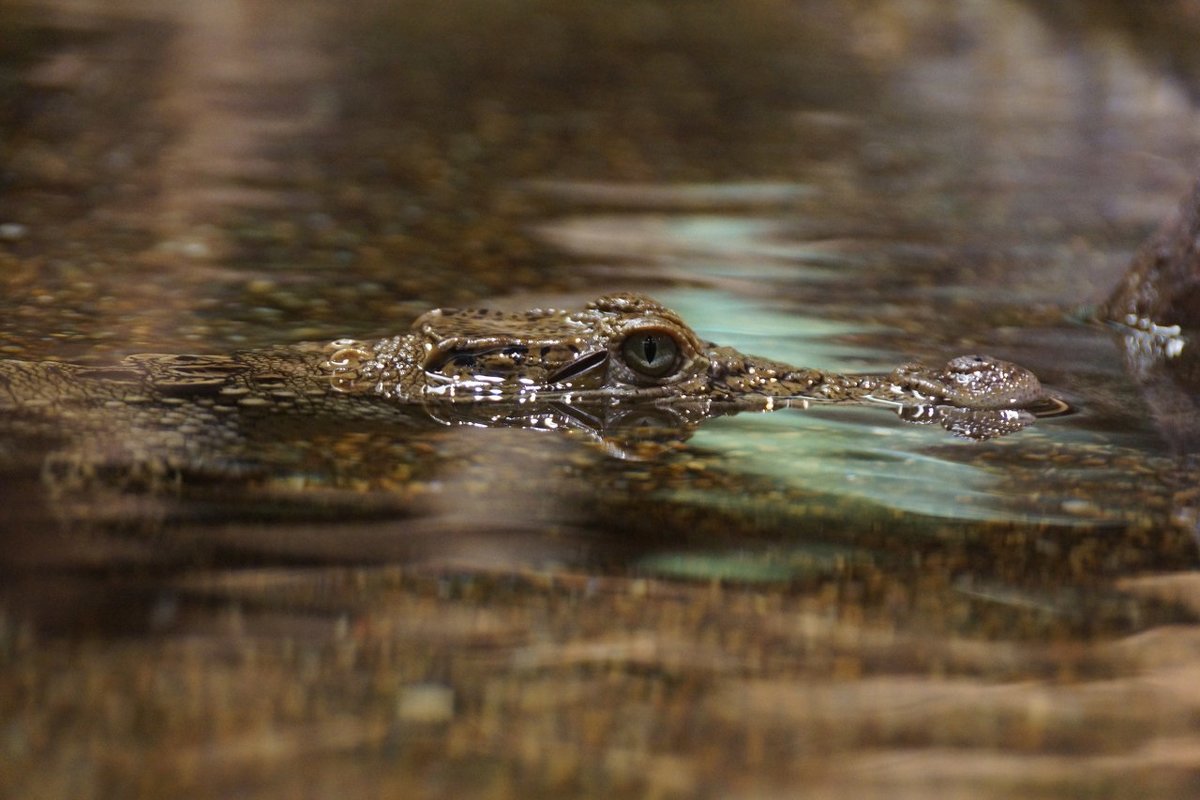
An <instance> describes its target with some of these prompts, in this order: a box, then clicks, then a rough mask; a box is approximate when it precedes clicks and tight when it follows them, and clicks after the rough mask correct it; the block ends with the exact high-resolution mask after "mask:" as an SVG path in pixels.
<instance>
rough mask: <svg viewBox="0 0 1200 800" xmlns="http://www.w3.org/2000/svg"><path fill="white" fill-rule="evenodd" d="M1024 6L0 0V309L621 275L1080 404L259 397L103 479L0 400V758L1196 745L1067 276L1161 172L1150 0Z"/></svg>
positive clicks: (180, 779)
mask: <svg viewBox="0 0 1200 800" xmlns="http://www.w3.org/2000/svg"><path fill="white" fill-rule="evenodd" d="M1037 7H1038V4H1024V3H1015V2H1012V3H1010V2H1000V1H999V0H997V1H996V2H985V3H974V4H964V5H961V6H957V7H955V8H954V9H953V10H950V11H948V10H947V6H946V5H945V4H942V3H934V2H930V3H922V2H912V3H905V4H895V3H870V2H866V3H861V2H860V3H850V2H846V3H831V2H811V3H807V2H797V3H780V2H772V1H771V0H754V1H753V2H739V3H736V4H735V3H723V2H721V3H709V4H694V3H672V2H632V1H631V2H620V3H617V4H612V3H607V4H602V5H601V4H596V5H595V6H594V7H592V6H587V5H578V4H563V3H556V2H551V1H550V0H528V1H527V2H515V1H514V2H495V0H492V2H459V3H454V4H445V3H436V2H424V1H423V0H422V1H413V2H402V3H384V2H369V1H368V0H362V1H361V2H355V3H342V4H331V3H319V2H301V3H276V2H270V1H269V0H259V1H258V2H237V1H236V0H216V1H215V2H205V3H175V2H162V0H159V2H155V3H141V2H136V1H135V0H128V1H127V2H120V3H105V4H93V3H86V2H37V3H23V4H11V3H4V2H2V0H0V282H2V286H3V291H2V292H0V355H2V356H3V357H7V358H21V359H31V360H32V359H60V360H70V361H75V362H80V363H97V364H104V363H111V362H113V361H114V360H116V359H118V358H120V357H121V356H124V355H128V354H131V353H140V352H218V353H219V352H227V351H231V350H236V349H245V348H253V347H262V346H267V345H272V344H282V343H290V342H297V341H305V340H326V339H332V338H335V337H341V336H363V337H371V336H379V335H382V334H385V333H392V332H396V331H397V330H400V329H402V328H403V327H405V326H406V325H407V324H408V323H409V322H410V321H411V320H412V319H413V318H414V317H415V316H416V315H417V314H418V313H420V312H422V311H424V310H425V309H428V308H431V307H435V306H441V305H462V304H464V303H477V302H482V301H487V302H488V303H489V304H491V305H497V306H500V307H505V308H525V307H528V306H533V305H544V304H568V303H575V302H578V301H579V300H581V299H585V298H589V297H591V296H594V295H595V294H597V293H599V292H601V291H606V290H610V289H636V290H640V291H646V292H650V293H652V294H654V295H655V296H657V297H659V298H660V299H662V300H664V301H665V302H667V304H668V305H671V306H672V307H674V308H676V309H677V310H679V311H680V312H681V313H682V314H683V316H684V317H685V318H686V319H687V320H688V321H689V322H690V323H691V324H693V325H694V326H695V328H696V329H697V331H698V332H699V333H700V334H701V335H703V336H705V337H707V338H710V339H712V340H715V341H719V342H721V343H723V344H729V345H732V346H735V347H737V348H739V349H741V350H743V351H745V352H751V353H758V354H761V355H764V356H770V357H775V358H780V359H783V360H787V361H790V362H792V363H797V364H810V365H812V366H818V367H822V368H826V369H831V370H848V371H853V370H875V369H887V368H890V367H891V366H894V365H896V364H898V363H901V362H903V361H905V360H909V359H915V358H920V359H927V360H930V361H940V360H944V359H945V358H947V357H949V356H953V355H956V354H959V353H965V352H976V351H983V352H990V353H993V354H995V355H997V356H1000V357H1003V358H1008V359H1011V360H1014V361H1017V362H1020V363H1022V364H1026V365H1028V366H1029V367H1031V368H1033V369H1034V370H1035V371H1036V372H1037V373H1038V374H1039V376H1041V377H1042V378H1043V380H1044V381H1045V382H1046V383H1048V384H1049V385H1051V386H1052V387H1054V388H1055V389H1056V390H1057V391H1060V392H1062V393H1063V394H1064V395H1065V396H1066V397H1068V398H1069V399H1070V400H1071V401H1072V402H1073V403H1074V404H1076V405H1077V406H1078V407H1079V413H1077V414H1075V415H1073V416H1070V417H1064V418H1060V419H1049V420H1044V421H1041V422H1039V423H1038V424H1037V425H1036V426H1034V427H1033V428H1032V429H1029V430H1026V431H1022V432H1021V433H1019V434H1017V435H1014V436H1010V437H1006V438H1004V439H1000V440H994V441H991V442H986V443H982V444H980V443H968V442H963V441H957V440H954V439H952V438H951V437H949V436H947V435H946V433H945V432H944V431H942V430H940V429H937V428H936V427H923V426H912V425H905V424H903V423H901V422H900V421H898V420H896V419H895V418H893V417H892V416H891V415H887V414H880V413H879V412H878V411H875V410H871V409H846V408H832V409H819V410H818V409H811V410H809V411H807V412H804V413H801V412H798V411H795V412H777V413H774V414H768V415H741V416H737V417H730V418H724V419H718V420H712V421H710V422H709V423H707V424H705V425H704V426H703V427H702V428H701V429H700V430H699V431H698V432H697V433H696V435H695V436H693V437H692V438H691V439H689V440H688V441H687V442H681V443H674V444H673V445H672V446H670V447H668V448H666V449H665V450H664V451H663V452H662V453H660V454H659V457H657V458H655V459H652V460H649V461H636V460H622V459H616V458H613V457H612V456H611V455H610V454H609V453H606V452H605V450H604V449H603V448H601V447H597V446H595V445H592V444H589V443H585V442H580V441H576V440H574V439H570V438H566V437H558V436H553V435H545V434H541V435H539V434H536V433H533V432H530V431H522V430H499V429H491V430H489V429H474V428H447V427H441V426H436V425H416V424H413V425H411V426H408V427H404V428H403V429H396V428H394V427H392V428H385V427H382V426H377V427H373V428H362V429H348V428H347V426H346V425H345V424H344V423H343V422H341V421H339V420H337V419H328V418H321V419H303V418H301V419H298V420H291V427H288V426H286V425H284V426H281V428H280V429H279V431H278V436H277V437H276V438H274V439H272V438H271V437H264V440H266V441H267V444H266V445H264V453H263V460H264V462H265V463H268V464H270V465H274V467H275V468H274V469H272V470H268V471H267V473H266V474H256V475H255V477H254V479H253V480H244V481H239V480H237V479H236V478H234V479H231V478H230V477H229V475H223V476H217V477H214V476H213V475H212V474H205V473H204V469H203V467H204V465H199V466H198V469H197V474H198V475H201V476H203V477H204V480H195V481H193V482H189V481H187V480H185V481H184V485H183V486H182V487H180V486H172V487H165V486H161V485H154V486H141V487H140V489H139V490H137V491H131V490H130V489H129V486H128V485H127V484H125V485H122V484H120V483H111V482H110V483H106V482H105V479H104V478H103V476H101V477H100V478H98V479H95V480H93V481H91V482H84V483H83V484H80V483H79V482H74V483H73V482H71V481H65V480H63V479H62V478H63V475H64V474H69V475H71V476H75V475H77V473H70V472H64V470H63V468H62V464H63V463H64V460H63V458H62V452H61V451H58V450H55V449H54V448H53V446H51V445H48V444H46V443H45V442H42V443H41V444H40V445H39V444H38V443H36V442H35V443H34V444H33V445H31V444H30V443H29V442H28V441H25V440H18V439H16V438H14V436H13V433H12V430H13V426H12V425H6V423H5V422H3V421H0V479H2V483H0V504H2V505H0V507H2V508H3V510H2V511H0V532H2V540H0V580H2V581H3V588H0V794H6V795H7V794H12V795H13V796H44V797H56V796H70V797H107V796H147V797H158V796H165V795H170V796H179V797H209V796H212V797H216V796H222V797H223V796H228V795H230V794H238V795H240V796H248V797H267V796H312V797H321V796H328V795H330V794H333V793H337V794H344V795H355V796H379V797H392V796H402V797H458V796H464V795H472V796H485V797H487V796H494V797H577V796H606V797H609V796H614V795H625V794H633V795H645V796H650V797H697V796H699V797H768V796H780V797H790V796H795V794H796V792H797V791H799V787H803V790H804V791H805V793H806V794H809V795H812V796H818V797H860V798H861V797H888V798H894V797H922V798H923V797H928V796H931V795H933V794H936V795H937V796H939V797H964V798H967V797H969V798H981V797H1022V798H1028V797H1089V798H1091V797H1125V796H1132V795H1133V794H1138V795H1139V796H1153V795H1158V796H1179V797H1183V796H1190V795H1191V794H1193V793H1195V792H1196V791H1197V789H1200V770H1197V768H1196V764H1197V763H1200V762H1198V760H1197V752H1198V751H1200V737H1198V736H1197V733H1196V730H1195V719H1196V717H1197V714H1198V713H1200V698H1198V697H1197V695H1196V692H1195V689H1194V687H1195V686H1196V685H1198V684H1200V627H1197V626H1196V624H1195V621H1196V615H1197V614H1198V613H1200V577H1198V575H1200V573H1197V571H1196V557H1197V554H1196V544H1195V541H1194V540H1193V536H1192V534H1193V530H1192V529H1193V528H1194V527H1195V501H1194V498H1193V499H1189V498H1190V497H1191V495H1190V494H1189V489H1190V486H1191V484H1190V483H1189V480H1190V478H1189V476H1192V475H1194V474H1195V473H1194V472H1188V467H1187V459H1188V458H1189V455H1188V454H1187V453H1183V454H1180V453H1179V452H1177V451H1175V450H1172V448H1171V446H1170V443H1169V442H1168V441H1166V440H1165V439H1164V437H1163V435H1162V433H1161V432H1160V431H1159V430H1158V429H1157V428H1156V427H1155V425H1154V422H1153V419H1152V415H1151V414H1150V413H1149V409H1148V406H1147V404H1146V400H1145V399H1144V398H1142V397H1141V396H1140V395H1139V393H1138V390H1137V387H1136V385H1135V384H1134V383H1133V382H1132V381H1131V380H1130V379H1129V378H1128V377H1127V376H1126V375H1125V373H1124V368H1123V366H1122V357H1121V351H1120V346H1121V345H1120V343H1119V342H1118V340H1117V339H1116V338H1115V337H1114V336H1113V334H1112V333H1111V332H1109V331H1108V330H1106V329H1104V328H1103V327H1101V326H1097V325H1090V324H1086V323H1083V322H1081V321H1080V320H1081V319H1083V318H1084V317H1085V316H1086V315H1085V310H1086V308H1087V307H1088V306H1090V305H1091V304H1094V303H1097V302H1099V301H1100V300H1102V299H1103V298H1104V296H1105V295H1106V294H1107V292H1108V291H1109V289H1110V288H1111V287H1112V286H1113V285H1114V284H1115V282H1116V281H1117V279H1118V277H1119V276H1120V274H1121V272H1122V270H1123V269H1124V267H1125V264H1126V263H1127V262H1128V259H1129V256H1130V254H1131V252H1132V250H1133V248H1134V247H1136V245H1137V244H1138V242H1139V241H1141V240H1142V238H1143V237H1144V236H1145V235H1146V234H1147V233H1148V232H1149V231H1150V230H1151V229H1152V228H1153V226H1154V225H1155V224H1156V223H1157V222H1158V220H1159V219H1161V218H1162V217H1164V216H1165V215H1166V214H1167V213H1169V212H1170V210H1171V209H1172V208H1173V207H1174V206H1175V204H1176V202H1177V201H1178V199H1179V198H1180V197H1181V196H1182V195H1183V194H1184V192H1185V190H1186V189H1187V187H1188V186H1189V183H1190V181H1191V180H1192V178H1193V176H1194V173H1195V164H1196V163H1197V156H1200V110H1198V109H1197V106H1196V97H1197V96H1200V91H1198V90H1197V84H1196V80H1195V77H1194V76H1195V75H1196V74H1197V72H1196V68H1195V64H1194V59H1195V57H1194V56H1193V55H1190V54H1189V51H1188V48H1186V47H1183V46H1181V45H1180V44H1179V42H1178V35H1177V31H1179V30H1188V27H1187V26H1188V25H1194V24H1195V23H1194V22H1190V21H1189V20H1191V19H1194V18H1192V17H1188V16H1186V14H1185V11H1186V10H1187V8H1188V4H1187V3H1183V2H1179V3H1174V2H1173V3H1164V4H1162V7H1161V8H1160V9H1158V10H1156V11H1154V12H1153V14H1150V12H1147V17H1146V18H1145V20H1141V22H1144V23H1145V24H1134V23H1133V22H1131V21H1130V19H1127V18H1126V16H1127V14H1126V12H1124V11H1121V10H1120V7H1119V6H1118V7H1115V9H1114V8H1110V7H1109V4H1106V3H1085V2H1079V3H1068V4H1061V5H1056V11H1055V12H1054V13H1047V12H1044V11H1039V10H1036V9H1037ZM1172 13H1173V14H1175V15H1176V17H1175V18H1174V21H1173V23H1172V19H1171V18H1170V16H1169V15H1170V14H1172ZM1162 15H1168V16H1167V17H1166V18H1165V20H1166V21H1165V22H1164V20H1163V19H1162V18H1160V17H1162ZM1137 21H1138V20H1135V22H1137ZM67 439H68V440H69V439H70V435H68V436H67ZM272 442H274V444H272ZM1192 457H1193V460H1194V454H1193V456H1192ZM192 477H193V478H194V477H195V476H192ZM93 478H95V476H93Z"/></svg>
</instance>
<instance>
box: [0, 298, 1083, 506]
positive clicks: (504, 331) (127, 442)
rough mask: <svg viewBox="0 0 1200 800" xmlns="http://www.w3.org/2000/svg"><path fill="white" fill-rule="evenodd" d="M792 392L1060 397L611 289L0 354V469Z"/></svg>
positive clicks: (622, 433)
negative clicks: (180, 347) (242, 339)
mask: <svg viewBox="0 0 1200 800" xmlns="http://www.w3.org/2000/svg"><path fill="white" fill-rule="evenodd" d="M810 403H833V404H837V403H854V404H867V405H878V406H881V407H890V408H892V409H894V410H896V411H897V412H898V413H899V414H900V415H901V416H902V417H903V418H904V419H907V420H911V421H914V422H924V423H929V422H939V423H941V424H942V425H943V426H944V427H946V428H947V429H948V430H950V431H951V432H953V433H955V434H956V435H958V436H961V437H966V438H973V439H986V438H989V437H992V436H997V435H1001V434H1004V433H1009V432H1012V431H1015V430H1019V429H1021V428H1023V427H1025V426H1026V425H1028V424H1029V423H1030V422H1032V421H1033V420H1034V418H1035V415H1037V414H1041V413H1046V412H1048V411H1054V410H1058V409H1061V407H1062V405H1061V403H1060V402H1059V401H1057V400H1056V399H1054V398H1053V397H1051V396H1049V395H1048V394H1047V393H1046V392H1044V391H1043V390H1042V387H1041V385H1040V384H1039V383H1038V380H1037V379H1036V378H1035V377H1034V376H1033V375H1032V374H1031V373H1029V372H1028V371H1027V370H1025V369H1022V368H1021V367H1018V366H1016V365H1013V364H1010V363H1007V362H1003V361H999V360H996V359H992V358H989V357H987V356H964V357H960V358H956V359H953V360H951V361H950V362H949V363H948V364H946V365H945V366H944V367H940V368H929V367H923V366H919V365H914V364H908V365H905V366H902V367H899V368H897V369H895V370H893V371H892V372H890V373H885V374H869V375H838V374H833V373H829V372H823V371H821V370H817V369H812V368H806V367H794V366H791V365H788V364H784V363H780V362H777V361H772V360H768V359H764V358H758V357H754V356H748V355H744V354H742V353H739V352H737V351H736V350H733V349H731V348H728V347H721V346H717V345H714V344H711V343H708V342H704V341H702V340H701V339H699V338H698V337H697V336H696V334H695V333H694V332H693V331H692V330H691V329H690V328H689V327H688V326H687V325H685V324H684V322H683V321H682V320H681V319H680V318H679V316H678V315H677V314H675V313H674V312H672V311H671V310H669V309H667V308H665V307H664V306H662V305H660V304H659V303H657V302H655V301H654V300H652V299H650V298H648V297H645V296H643V295H638V294H613V295H607V296H604V297H600V298H598V299H596V300H594V301H592V302H591V303H588V304H587V305H586V306H584V307H583V308H582V309H578V310H573V311H556V310H532V311H528V312H523V313H516V314H509V313H498V312H492V311H486V310H446V309H442V310H435V311H431V312H429V313H427V314H425V315H423V316H421V317H420V318H418V319H417V320H416V322H414V323H413V326H412V329H411V330H410V332H408V333H406V334H402V335H400V336H395V337H391V338H386V339H382V340H379V341H376V342H360V341H351V340H339V341H335V342H332V343H329V344H326V345H321V344H302V345H295V346H284V347H275V348H267V349H262V350H252V351H245V352H240V353H234V354H231V355H135V356H130V357H128V358H126V359H124V360H123V361H121V362H120V363H119V364H117V365H114V366H111V367H96V366H82V365H75V364H68V363H61V362H24V361H14V360H8V361H0V412H2V413H3V415H4V421H3V424H2V425H0V465H2V464H3V463H5V462H7V463H9V464H10V465H11V464H12V463H14V462H19V461H20V460H21V459H22V458H27V459H28V458H29V456H27V454H28V453H39V452H40V453H41V454H42V455H41V457H43V458H44V463H43V464H42V466H41V468H42V469H43V472H44V473H47V474H49V476H50V479H51V481H52V482H54V483H57V484H60V485H70V484H72V483H77V482H79V481H82V482H84V483H87V482H89V481H93V480H94V479H95V478H96V476H97V475H100V476H104V475H106V474H119V475H120V481H121V483H122V485H125V486H128V485H129V484H130V482H131V481H132V482H134V483H139V482H146V481H151V482H157V483H158V484H161V483H162V482H163V481H164V480H166V481H171V480H176V481H178V480H180V477H179V476H180V475H189V476H192V475H197V474H200V475H206V476H210V477H211V476H222V477H229V476H238V475H247V474H255V473H256V472H258V473H261V472H262V471H264V469H268V470H273V471H276V472H278V471H279V470H286V469H289V468H290V469H295V470H297V471H301V472H302V471H303V470H305V469H310V470H311V469H314V468H313V467H312V464H313V463H314V460H320V459H322V458H325V459H327V460H328V459H329V458H332V457H333V456H330V455H329V453H330V452H332V451H335V450H336V449H337V445H336V444H330V442H335V443H336V441H337V440H338V437H339V436H346V435H350V434H351V433H353V432H358V433H362V434H363V436H365V437H366V438H368V439H371V438H378V439H390V440H395V439H397V438H402V437H403V435H404V431H405V429H406V428H407V429H412V428H417V427H424V428H428V427H430V426H440V425H464V424H465V425H475V426H487V427H520V428H539V429H556V430H562V429H567V430H570V431H576V432H582V433H583V434H584V435H586V436H589V437H592V438H595V439H598V440H601V441H603V442H604V443H606V444H607V445H608V446H609V449H610V450H611V451H613V452H615V453H617V454H629V453H630V452H632V449H631V447H635V446H636V445H637V443H638V442H644V441H647V440H650V441H654V440H655V439H656V438H657V439H660V440H661V439H662V438H668V439H682V438H686V436H687V435H688V433H689V432H690V431H691V430H693V429H694V428H695V426H696V425H698V424H699V423H700V422H702V421H703V420H705V419H708V418H710V417H714V416H721V415H727V414H732V413H737V412H742V411H765V410H772V409H778V408H786V407H804V406H806V405H808V404H810ZM364 432H365V433H364ZM6 451H7V452H6ZM47 454H48V455H47ZM389 457H390V456H389ZM356 458H358V457H357V456H356ZM358 460H359V461H363V460H370V459H369V458H368V459H363V458H359V459H358ZM325 463H328V462H327V461H326V462H325ZM338 469H339V470H344V469H345V466H344V465H341V464H339V465H338ZM139 476H141V477H139Z"/></svg>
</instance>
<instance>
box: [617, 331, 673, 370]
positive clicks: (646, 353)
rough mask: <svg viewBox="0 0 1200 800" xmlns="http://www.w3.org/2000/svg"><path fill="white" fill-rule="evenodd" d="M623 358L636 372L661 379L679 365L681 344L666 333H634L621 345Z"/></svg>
mask: <svg viewBox="0 0 1200 800" xmlns="http://www.w3.org/2000/svg"><path fill="white" fill-rule="evenodd" d="M621 357H622V358H623V359H624V360H625V363H626V365H628V366H629V368H630V369H632V370H633V371H634V372H636V373H638V374H639V375H642V376H644V377H647V378H661V377H663V376H664V375H667V374H669V373H670V372H671V370H673V369H675V367H676V366H678V364H679V343H678V342H677V341H675V337H674V336H672V335H671V334H669V333H666V332H665V331H634V332H633V333H631V334H630V335H629V336H627V337H626V338H625V341H624V342H622V343H621Z"/></svg>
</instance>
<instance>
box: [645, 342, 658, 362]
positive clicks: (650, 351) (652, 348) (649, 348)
mask: <svg viewBox="0 0 1200 800" xmlns="http://www.w3.org/2000/svg"><path fill="white" fill-rule="evenodd" d="M642 353H643V354H644V355H645V356H646V363H647V364H653V363H654V356H656V355H658V342H656V341H654V337H653V336H647V337H646V338H645V339H643V340H642Z"/></svg>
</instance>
